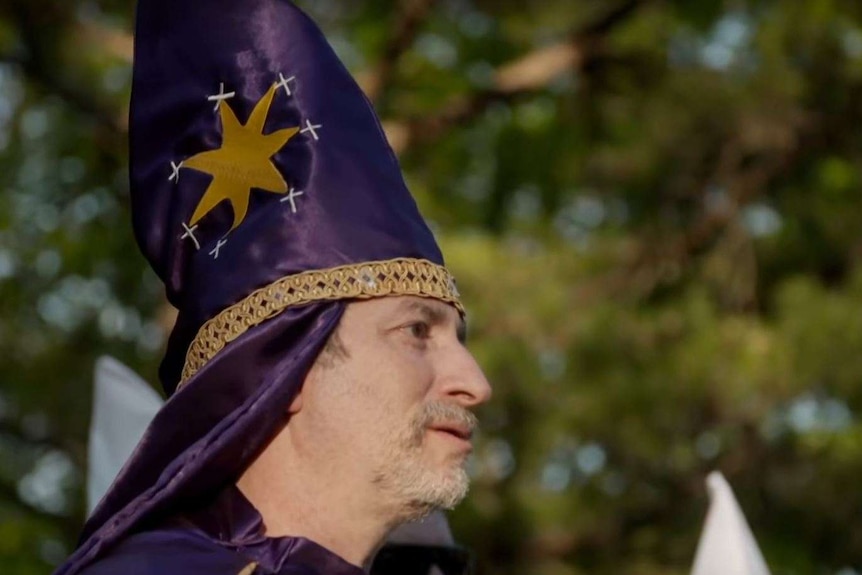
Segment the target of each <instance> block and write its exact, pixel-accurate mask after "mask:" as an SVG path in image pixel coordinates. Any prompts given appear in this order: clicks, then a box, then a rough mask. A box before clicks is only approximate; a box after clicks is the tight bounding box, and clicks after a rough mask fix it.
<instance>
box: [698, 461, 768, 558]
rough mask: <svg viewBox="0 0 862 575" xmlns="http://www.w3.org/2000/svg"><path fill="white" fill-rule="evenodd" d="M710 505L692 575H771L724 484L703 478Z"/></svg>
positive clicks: (721, 479)
mask: <svg viewBox="0 0 862 575" xmlns="http://www.w3.org/2000/svg"><path fill="white" fill-rule="evenodd" d="M706 486H707V489H708V491H709V497H710V504H709V511H708V512H707V514H706V522H705V523H704V526H703V533H701V535H700V542H699V543H698V545H697V553H696V554H695V557H694V567H693V568H692V571H691V575H770V574H769V568H768V567H767V566H766V561H764V559H763V554H761V552H760V549H759V548H758V547H757V542H756V541H755V540H754V535H752V533H751V529H750V528H749V526H748V523H747V522H746V521H745V516H744V515H743V514H742V509H740V507H739V503H737V502H736V498H735V497H734V496H733V491H732V490H731V489H730V485H728V483H727V480H726V479H725V478H724V476H723V475H722V474H721V473H719V472H716V471H714V472H712V473H710V474H709V477H707V478H706Z"/></svg>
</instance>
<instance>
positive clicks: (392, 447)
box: [373, 401, 478, 521]
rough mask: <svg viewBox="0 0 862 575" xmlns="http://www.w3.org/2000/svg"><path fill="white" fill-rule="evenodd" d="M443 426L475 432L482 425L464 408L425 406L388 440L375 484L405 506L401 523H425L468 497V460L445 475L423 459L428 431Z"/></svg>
mask: <svg viewBox="0 0 862 575" xmlns="http://www.w3.org/2000/svg"><path fill="white" fill-rule="evenodd" d="M441 423H456V424H458V425H459V426H465V427H467V428H469V429H470V430H473V429H475V428H476V426H477V423H478V422H477V419H476V416H475V415H473V414H472V413H471V412H470V411H468V410H466V409H464V408H463V407H460V406H457V405H453V404H449V403H445V402H440V401H437V402H431V403H428V404H425V405H424V406H423V408H422V409H421V411H420V412H419V413H418V414H417V415H416V416H415V417H414V418H413V420H412V421H411V422H410V425H409V426H408V427H407V429H406V430H405V432H403V433H401V434H399V435H397V436H392V437H388V438H386V439H385V446H384V449H383V451H382V453H383V459H382V461H381V462H380V463H379V465H378V469H377V470H376V472H375V474H374V479H373V481H374V483H375V484H376V485H378V487H379V488H380V489H381V491H383V492H385V493H387V494H389V495H391V496H394V498H395V499H396V500H397V501H399V502H401V503H403V510H402V511H403V512H402V516H401V517H400V518H399V519H400V520H401V521H413V520H417V519H421V518H422V517H425V516H426V515H428V514H429V513H431V512H432V511H434V510H436V509H452V508H454V507H455V506H456V505H458V503H460V502H461V500H463V499H464V497H465V496H466V495H467V491H468V490H469V486H470V478H469V476H468V474H467V471H466V469H465V464H466V459H465V460H462V461H460V462H453V464H452V466H451V468H447V469H446V470H444V471H439V470H436V469H429V468H428V467H427V465H426V464H425V462H424V461H423V459H422V453H423V451H422V447H423V445H424V442H425V436H426V432H427V430H428V428H429V427H430V426H432V425H435V424H441Z"/></svg>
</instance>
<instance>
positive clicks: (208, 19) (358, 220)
mask: <svg viewBox="0 0 862 575" xmlns="http://www.w3.org/2000/svg"><path fill="white" fill-rule="evenodd" d="M130 137H131V145H130V149H131V193H132V215H133V221H134V229H135V234H136V237H137V239H138V243H139V244H140V246H141V249H142V250H143V252H144V254H145V255H146V257H147V258H148V260H149V261H150V263H151V265H152V266H153V268H154V269H155V270H156V272H157V273H158V274H159V276H160V277H161V278H162V280H163V281H164V283H165V286H166V290H167V296H168V299H169V300H170V302H171V303H172V304H173V305H174V306H175V307H176V308H177V309H178V310H179V316H178V319H177V323H176V326H175V327H174V330H173V333H172V334H171V337H170V341H169V344H168V349H167V352H166V355H165V358H164V361H163V363H162V367H161V370H160V376H161V380H162V384H163V386H164V388H165V391H166V393H167V394H168V396H169V400H168V402H167V403H166V405H165V406H164V408H163V409H162V410H161V411H160V412H159V413H158V415H157V416H156V418H155V419H154V421H153V423H152V424H151V425H150V427H149V429H148V430H147V432H146V433H145V435H144V437H143V439H142V440H141V442H140V444H139V445H138V447H137V448H136V450H135V453H134V454H133V455H132V457H131V459H130V460H129V462H128V463H127V464H126V466H125V467H124V469H123V470H122V471H121V472H120V474H119V476H118V477H117V479H116V481H115V482H114V484H113V485H112V487H111V489H110V490H109V492H108V493H107V495H106V496H105V497H104V498H103V500H102V501H101V503H100V504H99V506H98V507H97V508H96V510H95V511H94V513H93V515H92V516H91V517H90V519H89V521H88V522H87V524H86V526H85V528H84V532H83V535H82V538H81V544H80V546H79V548H78V549H77V551H76V552H75V554H73V556H72V557H71V558H70V559H69V561H68V562H67V563H66V564H64V565H63V566H62V567H61V568H60V570H59V571H58V573H62V574H64V575H67V574H68V575H70V574H72V573H75V572H76V571H78V570H79V569H80V568H81V567H83V566H84V565H86V564H88V563H90V562H92V561H93V560H95V559H96V558H98V557H99V556H100V555H101V554H102V553H104V552H105V551H106V550H107V549H109V548H110V547H111V546H112V545H113V544H115V543H117V542H118V541H119V540H121V539H122V538H123V537H124V536H125V535H126V534H128V533H129V532H131V531H133V530H134V529H136V528H138V527H140V526H141V525H142V524H143V523H145V522H151V521H155V520H157V519H158V518H159V517H163V516H166V515H168V514H170V513H171V512H172V511H173V510H175V509H176V507H177V505H179V502H180V501H188V500H192V499H198V498H203V497H206V496H208V495H209V494H212V493H213V492H214V491H215V490H217V489H219V488H220V487H221V486H224V485H226V484H228V483H230V482H232V481H234V480H235V479H236V478H237V477H238V475H239V474H240V473H241V472H242V470H243V469H245V467H246V466H247V465H248V464H249V463H250V462H251V460H252V458H253V457H254V456H255V455H256V454H257V453H258V451H259V450H260V449H261V448H262V447H263V446H264V445H265V444H266V442H267V441H269V439H271V438H272V436H273V435H274V433H275V432H276V431H277V430H278V429H279V428H280V426H281V425H282V424H283V423H284V413H285V406H287V405H289V403H290V401H291V399H292V398H293V396H294V394H295V393H296V392H297V390H298V389H299V387H300V385H301V383H302V380H303V378H304V376H305V374H306V372H307V370H308V369H309V367H310V366H311V364H312V363H313V361H314V359H315V358H316V356H317V354H318V352H319V351H320V349H321V348H322V346H323V345H324V343H325V342H326V339H327V338H328V336H329V334H330V333H331V332H332V330H333V329H334V327H335V326H336V325H337V323H338V320H339V319H340V317H341V313H342V311H343V306H344V302H345V301H346V300H349V299H356V298H370V297H379V296H385V295H417V296H423V297H433V298H438V299H441V300H443V301H446V302H449V303H451V304H453V305H455V306H456V307H458V309H459V310H461V307H460V304H459V303H458V294H457V290H456V288H455V284H454V281H453V279H452V277H451V275H450V274H449V273H448V272H447V271H446V269H445V268H444V267H443V258H442V255H441V253H440V250H439V248H438V247H437V244H436V242H435V240H434V237H433V235H432V234H431V231H430V230H429V229H428V226H427V225H426V224H425V222H424V221H423V219H422V217H421V215H420V214H419V211H418V209H417V207H416V204H415V202H414V200H413V198H412V197H411V195H410V193H409V191H408V190H407V188H406V186H405V184H404V181H403V178H402V176H401V171H400V168H399V166H398V162H397V160H396V158H395V156H394V154H393V152H392V150H391V148H390V147H389V145H388V144H387V142H386V138H385V136H384V134H383V131H382V130H381V127H380V123H379V122H378V120H377V117H376V116H375V114H374V111H373V109H372V107H371V105H370V103H369V102H368V100H367V99H366V98H365V96H364V95H363V94H362V92H361V90H360V89H359V87H358V86H357V84H356V83H355V81H354V80H353V79H352V78H351V77H350V74H349V73H348V72H347V70H346V69H345V68H344V66H343V64H342V63H341V62H340V61H339V59H338V57H337V56H336V55H335V53H334V52H333V50H332V48H331V47H330V46H329V44H328V43H327V42H326V40H325V39H324V37H323V35H322V34H321V32H320V30H319V29H318V28H317V26H316V25H315V24H314V23H313V22H312V21H311V20H310V19H309V18H308V17H307V16H305V15H304V14H303V13H302V12H301V11H300V10H299V9H298V8H297V7H296V6H294V5H293V4H292V3H291V2H289V1H287V0H244V1H243V2H237V1H236V0H140V1H139V5H138V15H137V28H136V37H135V63H134V78H133V89H132V105H131V121H130Z"/></svg>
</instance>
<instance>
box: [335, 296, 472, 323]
mask: <svg viewBox="0 0 862 575" xmlns="http://www.w3.org/2000/svg"><path fill="white" fill-rule="evenodd" d="M348 309H349V310H350V312H351V313H357V312H358V313H359V314H362V315H365V314H369V315H373V316H377V317H379V318H380V320H381V321H387V320H390V319H397V318H398V317H399V316H401V315H405V314H409V313H419V314H422V315H423V316H425V318H426V319H427V320H429V321H433V322H436V323H452V324H454V325H455V326H456V327H457V328H458V330H459V331H462V330H463V329H464V328H465V325H464V319H463V317H461V314H460V313H459V312H458V309H457V308H456V307H455V306H454V305H452V304H450V303H446V302H444V301H441V300H438V299H434V298H427V297H420V296H412V295H404V296H385V297H380V298H373V299H369V300H359V301H353V302H351V303H350V304H348Z"/></svg>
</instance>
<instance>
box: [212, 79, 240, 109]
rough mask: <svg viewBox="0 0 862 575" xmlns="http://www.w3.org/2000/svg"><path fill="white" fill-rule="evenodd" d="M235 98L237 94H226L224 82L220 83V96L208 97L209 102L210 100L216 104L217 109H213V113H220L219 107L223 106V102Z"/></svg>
mask: <svg viewBox="0 0 862 575" xmlns="http://www.w3.org/2000/svg"><path fill="white" fill-rule="evenodd" d="M234 96H236V92H225V91H224V82H219V85H218V94H213V95H212V96H207V100H209V101H210V102H215V108H213V111H214V112H218V107H219V106H220V105H221V103H222V101H223V100H228V99H230V98H233V97H234Z"/></svg>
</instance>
